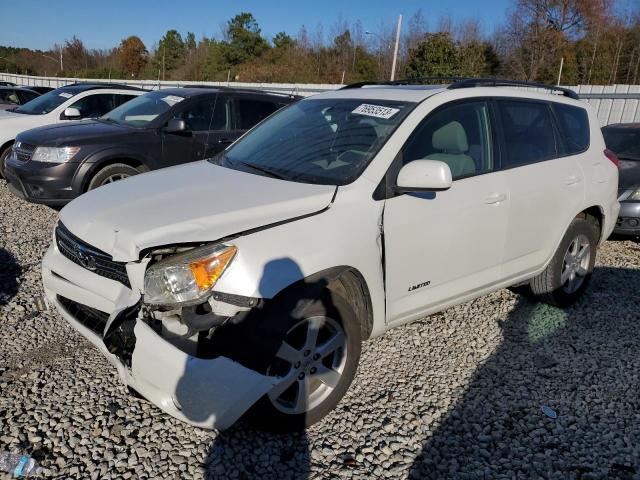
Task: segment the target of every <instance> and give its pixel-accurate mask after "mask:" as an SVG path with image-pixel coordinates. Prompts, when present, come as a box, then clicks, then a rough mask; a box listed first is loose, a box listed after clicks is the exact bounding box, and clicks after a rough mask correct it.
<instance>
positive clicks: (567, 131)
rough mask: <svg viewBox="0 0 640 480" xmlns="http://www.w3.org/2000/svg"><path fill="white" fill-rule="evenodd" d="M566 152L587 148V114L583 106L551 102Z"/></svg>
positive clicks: (588, 139)
mask: <svg viewBox="0 0 640 480" xmlns="http://www.w3.org/2000/svg"><path fill="white" fill-rule="evenodd" d="M552 108H553V111H554V112H555V114H556V117H557V119H558V123H559V124H560V125H559V127H560V130H561V134H562V140H563V143H564V147H565V150H566V153H567V154H568V155H574V154H577V153H581V152H584V151H585V150H587V149H588V148H589V142H590V134H589V116H588V115H587V111H586V110H585V109H584V108H580V107H574V106H571V105H564V104H562V103H553V106H552Z"/></svg>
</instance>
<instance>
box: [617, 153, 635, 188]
mask: <svg viewBox="0 0 640 480" xmlns="http://www.w3.org/2000/svg"><path fill="white" fill-rule="evenodd" d="M637 185H640V160H620V172H619V176H618V189H619V190H620V191H624V190H627V189H629V188H633V187H635V186H637Z"/></svg>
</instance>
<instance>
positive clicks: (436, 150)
mask: <svg viewBox="0 0 640 480" xmlns="http://www.w3.org/2000/svg"><path fill="white" fill-rule="evenodd" d="M491 136H492V134H491V122H490V120H489V108H488V106H487V104H486V102H484V101H480V102H465V103H458V104H453V105H448V106H444V107H442V108H441V109H439V110H437V111H436V112H435V113H433V114H431V115H429V116H428V117H427V119H426V120H425V121H424V122H423V123H422V124H421V125H420V126H418V128H417V129H416V131H415V132H414V133H413V135H412V136H411V138H410V139H409V141H408V142H407V144H406V145H405V147H404V148H403V151H402V162H403V164H406V163H409V162H411V161H413V160H438V161H441V162H444V163H446V164H447V165H449V168H450V169H451V175H452V177H453V179H454V180H455V179H457V178H462V177H469V176H472V175H478V174H481V173H486V172H490V171H492V170H493V168H494V163H493V162H494V161H493V148H492V140H491Z"/></svg>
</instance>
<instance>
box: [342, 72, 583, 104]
mask: <svg viewBox="0 0 640 480" xmlns="http://www.w3.org/2000/svg"><path fill="white" fill-rule="evenodd" d="M433 82H441V83H440V84H441V85H442V84H449V85H448V86H447V89H449V90H455V89H458V88H471V87H530V88H540V89H544V90H550V91H555V92H560V93H562V94H563V95H564V96H565V97H569V98H573V99H575V100H579V99H580V97H579V96H578V94H577V93H576V92H574V91H573V90H571V89H569V88H564V87H558V86H556V85H547V84H545V83H536V82H526V81H523V80H506V79H500V78H467V77H419V78H407V79H404V80H393V81H382V82H358V83H352V84H350V85H345V86H344V87H342V88H340V90H350V89H353V88H362V87H367V86H373V85H381V86H384V85H388V86H394V85H421V84H434V83H433Z"/></svg>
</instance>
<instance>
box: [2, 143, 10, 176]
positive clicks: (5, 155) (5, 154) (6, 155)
mask: <svg viewBox="0 0 640 480" xmlns="http://www.w3.org/2000/svg"><path fill="white" fill-rule="evenodd" d="M9 155H11V146H9V147H7V148H5V149H4V150H3V151H2V153H0V178H5V176H4V165H5V163H6V161H7V160H8V159H9Z"/></svg>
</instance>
